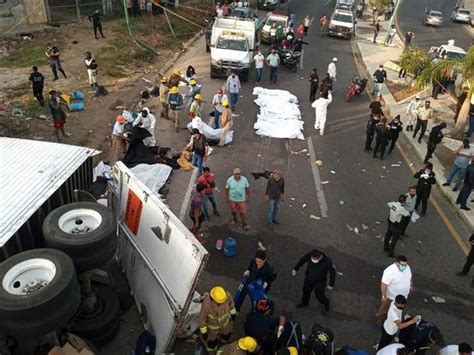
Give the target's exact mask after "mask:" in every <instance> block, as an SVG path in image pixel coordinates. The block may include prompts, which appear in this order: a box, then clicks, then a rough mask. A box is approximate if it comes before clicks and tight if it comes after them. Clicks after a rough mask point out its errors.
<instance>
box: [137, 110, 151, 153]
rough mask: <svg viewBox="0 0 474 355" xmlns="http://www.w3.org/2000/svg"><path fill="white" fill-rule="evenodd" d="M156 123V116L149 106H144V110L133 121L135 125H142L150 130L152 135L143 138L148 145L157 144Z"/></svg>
mask: <svg viewBox="0 0 474 355" xmlns="http://www.w3.org/2000/svg"><path fill="white" fill-rule="evenodd" d="M155 124H156V117H155V115H153V114H152V113H151V112H150V110H149V109H148V108H147V107H144V108H143V110H142V112H140V114H139V115H138V117H137V119H136V120H135V121H133V126H134V127H135V126H140V127H142V128H144V129H146V130H147V131H148V132H150V134H151V136H150V137H146V138H145V139H143V144H145V145H146V146H147V147H154V146H156V139H155Z"/></svg>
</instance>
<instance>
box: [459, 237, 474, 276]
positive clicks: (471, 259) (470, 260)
mask: <svg viewBox="0 0 474 355" xmlns="http://www.w3.org/2000/svg"><path fill="white" fill-rule="evenodd" d="M469 242H470V243H471V251H470V252H469V254H468V255H467V258H466V263H465V264H464V266H463V268H462V271H461V272H458V275H459V276H466V275H467V274H468V273H469V270H471V266H472V264H474V233H473V234H471V237H470V238H469Z"/></svg>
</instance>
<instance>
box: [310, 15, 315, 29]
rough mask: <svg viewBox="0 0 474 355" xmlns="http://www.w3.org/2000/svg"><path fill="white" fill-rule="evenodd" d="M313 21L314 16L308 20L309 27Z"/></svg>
mask: <svg viewBox="0 0 474 355" xmlns="http://www.w3.org/2000/svg"><path fill="white" fill-rule="evenodd" d="M313 21H314V16H313V17H311V20H309V27H311V25H312V24H313Z"/></svg>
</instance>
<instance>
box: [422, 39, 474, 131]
mask: <svg viewBox="0 0 474 355" xmlns="http://www.w3.org/2000/svg"><path fill="white" fill-rule="evenodd" d="M446 78H455V94H456V96H460V94H461V93H462V92H467V96H466V99H465V100H464V102H463V104H462V106H461V110H460V111H459V116H458V120H457V121H456V125H455V131H456V132H459V133H463V132H464V128H465V126H466V124H467V115H468V112H469V107H470V105H471V101H472V100H473V87H474V46H471V47H470V48H469V50H468V51H467V54H466V56H465V57H463V58H455V59H440V60H436V61H430V62H429V63H428V64H427V65H425V66H424V67H423V69H422V71H421V73H420V75H418V77H417V78H416V84H417V86H418V87H419V88H424V87H426V86H427V85H429V84H430V83H431V82H432V80H437V81H442V80H444V79H446Z"/></svg>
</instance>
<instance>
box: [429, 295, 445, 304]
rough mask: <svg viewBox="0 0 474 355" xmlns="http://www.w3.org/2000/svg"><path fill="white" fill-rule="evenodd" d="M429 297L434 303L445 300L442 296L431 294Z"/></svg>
mask: <svg viewBox="0 0 474 355" xmlns="http://www.w3.org/2000/svg"><path fill="white" fill-rule="evenodd" d="M431 299H432V300H433V301H434V302H435V303H446V300H445V299H444V298H443V297H439V296H432V297H431Z"/></svg>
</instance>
